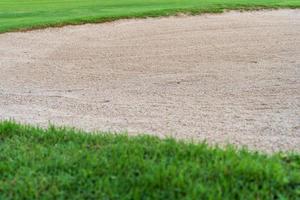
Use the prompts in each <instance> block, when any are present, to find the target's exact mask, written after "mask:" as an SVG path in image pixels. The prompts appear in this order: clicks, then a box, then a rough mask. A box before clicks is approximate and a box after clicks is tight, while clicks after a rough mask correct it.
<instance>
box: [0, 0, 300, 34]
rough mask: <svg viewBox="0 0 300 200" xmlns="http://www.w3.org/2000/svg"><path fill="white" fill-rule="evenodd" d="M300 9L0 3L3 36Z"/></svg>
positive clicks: (209, 2)
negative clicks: (169, 18) (70, 27)
mask: <svg viewBox="0 0 300 200" xmlns="http://www.w3.org/2000/svg"><path fill="white" fill-rule="evenodd" d="M299 7H300V0H284V1H283V0H251V1H249V0H26V1H24V0H0V33H1V32H7V31H15V30H27V29H33V28H42V27H48V26H61V25H66V24H81V23H86V22H103V21H110V20H115V19H120V18H133V17H147V16H165V15H173V14H176V13H180V12H187V13H191V14H195V13H206V12H222V11H223V10H225V9H226V10H237V9H238V10H245V9H262V8H299Z"/></svg>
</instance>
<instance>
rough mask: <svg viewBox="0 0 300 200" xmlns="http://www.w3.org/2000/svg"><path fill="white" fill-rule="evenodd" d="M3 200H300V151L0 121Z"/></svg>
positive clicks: (0, 196) (1, 190)
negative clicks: (260, 149) (267, 150)
mask: <svg viewBox="0 0 300 200" xmlns="http://www.w3.org/2000/svg"><path fill="white" fill-rule="evenodd" d="M0 152H1V153H0V161H1V162H0V199H297V197H299V195H300V193H299V192H300V174H299V173H300V156H299V155H297V154H294V155H292V154H291V155H285V156H284V155H282V154H275V155H271V156H270V155H269V156H268V155H264V154H260V153H254V152H252V153H251V152H248V151H247V150H235V149H233V148H229V147H228V148H227V149H223V150H222V149H219V148H216V147H215V148H212V147H208V146H207V145H206V144H192V143H184V142H180V141H179V142H178V141H175V140H172V139H165V140H161V139H158V138H156V137H150V136H138V137H127V136H126V135H112V134H98V135H92V134H86V133H81V132H77V131H74V130H70V129H58V128H54V127H50V128H49V129H48V130H42V129H39V128H33V127H29V126H21V125H17V124H15V123H13V122H1V123H0Z"/></svg>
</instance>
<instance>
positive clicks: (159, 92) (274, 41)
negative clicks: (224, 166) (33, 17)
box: [0, 10, 300, 152]
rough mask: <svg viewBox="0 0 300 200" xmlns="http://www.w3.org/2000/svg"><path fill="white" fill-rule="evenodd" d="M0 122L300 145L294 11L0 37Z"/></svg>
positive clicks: (297, 13) (299, 25)
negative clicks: (8, 120)
mask: <svg viewBox="0 0 300 200" xmlns="http://www.w3.org/2000/svg"><path fill="white" fill-rule="evenodd" d="M0 79H1V81H0V119H8V118H13V119H16V120H17V121H21V122H25V123H33V124H39V125H41V126H47V125H48V123H49V122H51V123H54V124H58V125H67V126H75V127H79V128H83V129H86V130H103V131H108V130H110V131H128V132H129V133H132V134H135V133H148V134H153V135H159V136H174V137H177V138H181V139H182V138H188V139H191V138H193V139H200V140H202V139H207V140H208V141H209V142H213V143H214V142H217V143H221V144H224V143H227V142H229V143H233V144H237V145H239V146H242V145H247V146H248V147H250V148H251V149H259V150H264V151H270V152H272V151H279V150H296V151H299V150H300V10H278V11H260V12H245V13H238V12H230V13H226V14H218V15H202V16H183V17H169V18H161V19H159V18H157V19H146V20H121V21H117V22H113V23H105V24H93V25H91V24H88V25H81V26H67V27H64V28H50V29H45V30H37V31H30V32H25V33H6V34H1V35H0Z"/></svg>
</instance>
